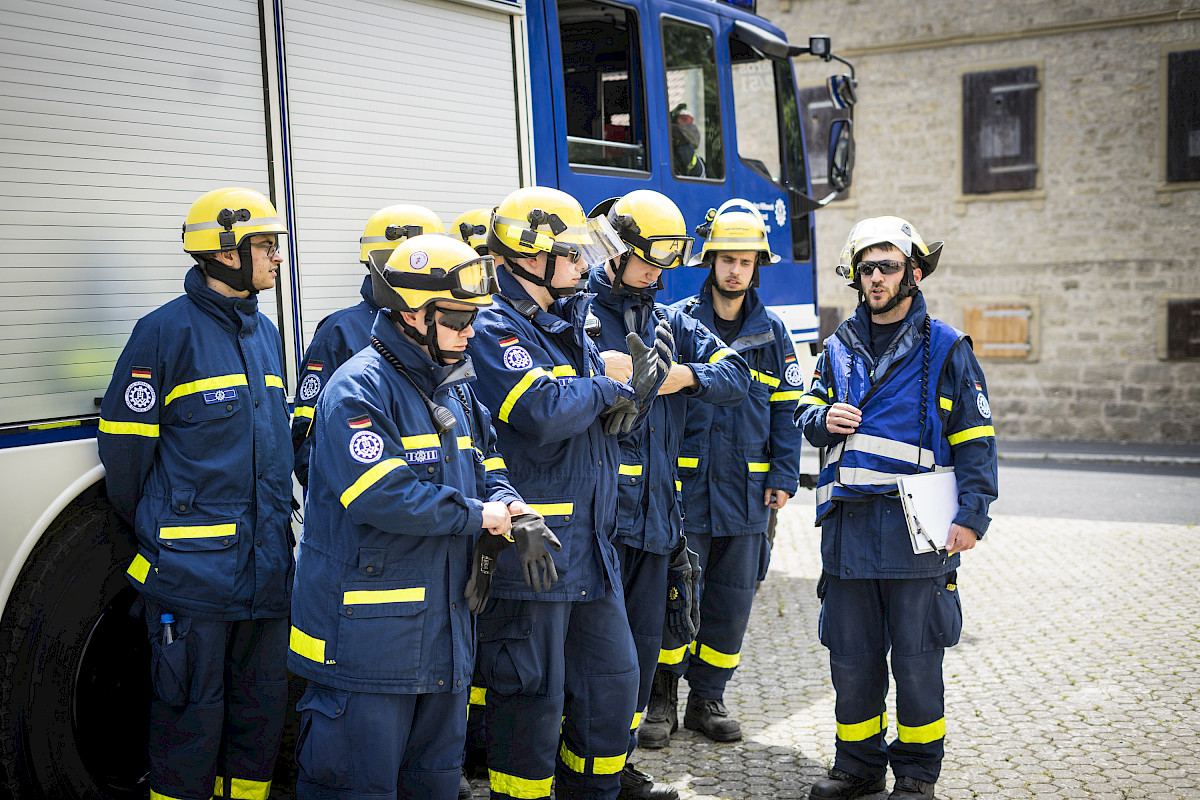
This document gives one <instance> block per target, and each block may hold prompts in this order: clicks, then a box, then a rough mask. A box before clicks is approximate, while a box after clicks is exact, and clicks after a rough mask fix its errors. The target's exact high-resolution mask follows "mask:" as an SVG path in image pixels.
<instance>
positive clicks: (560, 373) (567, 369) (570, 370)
mask: <svg viewBox="0 0 1200 800" xmlns="http://www.w3.org/2000/svg"><path fill="white" fill-rule="evenodd" d="M550 372H551V374H553V375H554V377H556V378H566V377H568V376H571V377H578V374H577V373H576V372H575V368H574V367H572V366H571V365H570V364H559V365H558V366H557V367H555V368H554V369H552V370H550Z"/></svg>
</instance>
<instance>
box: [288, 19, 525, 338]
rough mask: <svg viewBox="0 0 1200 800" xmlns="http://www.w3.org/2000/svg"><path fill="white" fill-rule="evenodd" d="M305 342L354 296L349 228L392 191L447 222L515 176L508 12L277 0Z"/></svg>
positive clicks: (491, 197)
mask: <svg viewBox="0 0 1200 800" xmlns="http://www.w3.org/2000/svg"><path fill="white" fill-rule="evenodd" d="M284 15H285V16H284V19H285V23H284V24H285V32H284V39H285V42H286V44H285V52H286V56H287V73H288V79H287V97H288V117H289V130H290V144H291V150H290V155H291V176H292V181H293V187H294V196H295V197H296V201H295V202H296V227H297V229H298V230H299V232H300V234H299V235H298V236H297V240H296V242H295V244H294V249H295V253H296V257H297V259H298V262H299V267H300V275H301V296H302V299H303V303H302V308H303V323H304V335H305V342H306V343H307V342H308V341H311V339H312V333H313V331H314V330H315V328H316V325H317V323H318V322H319V321H320V320H321V318H322V317H324V316H325V315H326V314H328V313H330V312H331V311H334V310H337V309H339V308H343V307H345V306H348V305H351V304H353V303H356V302H358V299H359V296H358V289H359V286H360V284H361V282H362V277H363V275H364V274H365V269H364V267H363V266H362V265H361V264H360V263H359V262H358V247H359V245H358V239H359V237H360V236H361V235H362V230H363V225H364V224H365V223H366V221H367V218H368V217H370V216H371V214H373V213H374V212H375V211H377V210H379V209H380V208H382V207H384V206H387V205H392V204H395V203H418V204H420V205H424V206H426V207H428V208H430V209H431V210H432V211H433V212H434V213H435V214H437V215H438V216H439V217H440V218H441V219H442V221H443V222H444V223H446V224H447V225H448V224H449V223H450V222H451V221H452V220H453V219H454V218H455V217H457V216H458V215H459V214H461V213H462V212H463V211H466V210H467V209H469V208H475V207H479V206H488V207H491V206H494V205H496V204H497V203H499V202H500V200H501V199H503V198H504V196H505V195H506V194H508V193H509V192H511V191H512V190H513V189H516V188H517V187H518V186H519V185H520V177H519V163H520V162H519V156H518V152H517V135H518V132H517V124H516V111H515V109H516V100H515V94H514V93H515V81H514V75H513V52H512V47H513V45H512V18H511V17H510V16H509V15H508V14H506V13H504V12H503V11H497V10H491V9H488V8H480V7H474V6H468V5H464V4H459V3H454V2H447V1H446V0H428V2H418V1H417V0H372V1H371V2H367V0H346V1H345V2H343V3H342V4H341V6H340V8H339V11H338V13H337V14H336V15H333V16H330V15H326V14H323V13H322V6H321V4H320V3H316V2H311V1H310V0H295V1H294V2H292V1H290V0H289V2H285V3H284Z"/></svg>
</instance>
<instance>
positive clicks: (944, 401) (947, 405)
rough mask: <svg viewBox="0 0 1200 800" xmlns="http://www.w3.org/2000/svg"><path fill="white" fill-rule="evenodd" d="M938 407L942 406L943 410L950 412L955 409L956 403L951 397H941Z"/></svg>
mask: <svg viewBox="0 0 1200 800" xmlns="http://www.w3.org/2000/svg"><path fill="white" fill-rule="evenodd" d="M938 405H939V406H941V407H942V408H944V409H945V410H947V411H949V410H950V409H952V408H954V401H953V400H951V399H950V398H949V397H939V398H938Z"/></svg>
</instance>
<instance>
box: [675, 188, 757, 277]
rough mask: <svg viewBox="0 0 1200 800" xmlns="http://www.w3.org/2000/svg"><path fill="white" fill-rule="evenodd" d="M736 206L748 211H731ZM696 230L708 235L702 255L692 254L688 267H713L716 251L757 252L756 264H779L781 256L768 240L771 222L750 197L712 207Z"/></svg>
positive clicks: (705, 236)
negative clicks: (763, 215)
mask: <svg viewBox="0 0 1200 800" xmlns="http://www.w3.org/2000/svg"><path fill="white" fill-rule="evenodd" d="M734 206H741V207H742V208H744V209H745V210H744V211H730V210H729V209H730V208H731V207H734ZM696 233H698V234H699V235H701V236H703V237H704V248H703V249H702V250H701V251H700V254H699V255H697V256H693V257H692V260H691V261H689V262H688V266H692V267H702V266H708V267H711V266H712V263H713V258H714V256H713V254H714V253H717V252H719V251H722V250H727V251H737V250H753V251H756V252H757V253H758V263H757V264H756V266H762V265H763V264H778V263H779V256H777V255H775V254H774V253H772V252H771V245H770V243H768V241H767V223H766V221H765V220H763V218H762V214H760V213H758V209H757V208H755V207H754V205H753V204H752V203H750V202H749V201H748V200H742V199H740V198H734V199H733V200H727V201H725V202H724V203H722V204H721V207H720V208H710V209H709V210H708V214H707V215H705V217H704V223H703V224H701V225H700V226H699V227H697V228H696Z"/></svg>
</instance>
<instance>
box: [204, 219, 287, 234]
mask: <svg viewBox="0 0 1200 800" xmlns="http://www.w3.org/2000/svg"><path fill="white" fill-rule="evenodd" d="M253 225H278V226H280V227H283V223H282V222H280V221H279V217H254V218H252V219H247V220H242V221H241V222H235V223H233V227H234V228H246V227H250V226H253ZM214 228H221V229H222V230H224V229H225V226H224V225H222V224H221V223H219V222H193V223H192V224H191V225H184V226H183V231H184V233H191V232H192V231H211V230H213V229H214Z"/></svg>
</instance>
